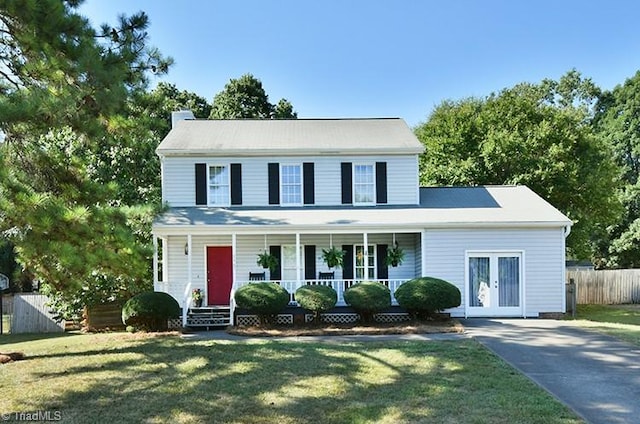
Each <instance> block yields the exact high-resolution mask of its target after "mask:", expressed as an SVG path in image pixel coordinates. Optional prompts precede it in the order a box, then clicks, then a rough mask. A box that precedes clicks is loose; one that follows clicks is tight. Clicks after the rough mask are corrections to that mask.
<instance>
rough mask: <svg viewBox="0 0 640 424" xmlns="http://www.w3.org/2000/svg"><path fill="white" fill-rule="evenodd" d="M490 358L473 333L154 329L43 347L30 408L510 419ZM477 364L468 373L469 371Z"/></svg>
mask: <svg viewBox="0 0 640 424" xmlns="http://www.w3.org/2000/svg"><path fill="white" fill-rule="evenodd" d="M487 355H488V356H487ZM489 356H491V354H490V353H488V352H487V351H485V350H484V349H483V348H482V347H480V346H479V345H478V344H477V343H475V342H473V341H458V342H440V343H422V342H393V343H389V342H386V343H378V342H368V343H348V344H342V345H334V344H312V343H291V342H277V341H264V342H262V341H260V342H255V343H233V342H216V341H212V340H208V341H199V342H192V341H185V340H181V339H177V338H152V339H147V340H145V341H144V342H143V343H134V344H132V345H129V346H120V347H116V348H114V349H107V350H100V349H95V350H88V351H83V352H81V351H78V352H65V353H62V354H59V355H57V354H52V355H41V356H39V358H41V359H44V360H56V361H57V362H60V361H62V363H59V364H58V365H59V367H58V368H56V369H52V370H47V371H44V370H41V371H38V372H34V373H33V378H34V379H38V381H40V382H43V383H44V384H49V385H50V387H51V388H52V389H53V388H55V390H51V392H49V393H47V396H44V397H42V398H41V399H40V402H41V403H39V404H31V405H30V408H34V407H35V408H39V409H47V408H51V407H55V408H58V409H60V410H61V411H62V413H63V417H64V420H65V422H93V421H102V422H108V421H110V420H118V421H124V422H142V421H145V422H242V423H246V422H274V423H275V422H277V423H279V424H281V423H293V422H295V423H315V422H327V423H342V422H399V421H400V422H402V421H404V422H421V421H422V422H429V421H430V422H433V421H436V422H437V421H439V420H440V421H441V420H451V419H454V420H455V421H456V422H477V419H478V416H477V415H478V414H481V415H482V416H485V417H491V420H492V422H505V423H507V422H511V421H512V418H513V417H510V416H508V413H502V415H501V411H500V410H499V409H500V404H499V401H498V400H496V401H495V402H493V401H492V400H491V399H492V398H491V397H490V395H491V393H492V390H495V389H497V388H491V387H490V386H488V384H487V381H489V379H488V377H489V376H491V375H492V374H495V373H496V372H498V367H497V365H496V363H495V362H491V361H489V360H488V357H489ZM82 357H85V359H84V360H83V358H82ZM87 357H88V359H87ZM56 358H57V359H56ZM66 362H68V363H66ZM474 363H476V364H475V365H474ZM472 366H476V369H475V370H474V373H473V376H472V377H464V374H465V373H468V370H469V367H472ZM25 372H28V370H25ZM508 377H509V374H508V373H507V378H508ZM69 378H72V379H73V380H72V381H69V380H68V379H69ZM74 381H75V384H73V382H74ZM69 383H71V385H69ZM474 391H477V392H478V393H482V391H484V393H485V394H486V395H487V398H486V400H485V402H484V403H483V405H482V406H478V405H475V406H474V407H473V410H472V411H471V412H470V411H469V406H470V405H468V402H467V401H466V399H465V397H466V396H468V395H469V393H473V392H474ZM528 393H529V392H527V391H526V390H525V391H524V395H526V394H528ZM516 395H517V394H516ZM18 412H19V411H18ZM469 413H473V414H475V415H476V416H475V418H474V417H472V416H469ZM443 414H444V415H443ZM485 414H486V415H485ZM505 414H506V415H505ZM547 418H549V417H547ZM546 421H549V420H548V419H547V420H546ZM532 422H533V421H532ZM539 422H543V421H542V420H540V421H539ZM556 422H561V421H556Z"/></svg>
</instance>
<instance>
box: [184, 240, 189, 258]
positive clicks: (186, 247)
mask: <svg viewBox="0 0 640 424" xmlns="http://www.w3.org/2000/svg"><path fill="white" fill-rule="evenodd" d="M184 254H185V255H188V254H189V243H188V242H187V243H185V244H184Z"/></svg>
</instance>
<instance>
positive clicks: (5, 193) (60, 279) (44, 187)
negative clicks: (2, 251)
mask: <svg viewBox="0 0 640 424" xmlns="http://www.w3.org/2000/svg"><path fill="white" fill-rule="evenodd" d="M80 3H81V1H78V0H69V1H61V0H40V1H27V2H25V1H22V0H7V1H4V2H3V3H2V7H0V21H1V26H2V31H0V50H2V51H3V54H2V55H0V68H2V72H0V130H1V131H2V132H3V133H4V134H5V135H6V138H5V140H4V142H3V143H0V233H2V234H3V237H6V238H7V239H8V240H9V241H10V242H11V243H12V244H13V245H14V246H15V254H16V259H17V262H18V264H19V265H20V266H21V268H22V269H25V270H28V271H29V272H31V273H33V275H34V277H35V278H37V279H38V280H39V281H40V282H41V287H42V289H43V291H47V292H48V294H50V295H52V296H53V297H55V299H56V303H58V300H60V301H61V302H62V303H67V306H66V307H64V309H65V311H64V315H68V314H67V311H68V310H69V309H74V310H75V309H77V308H76V307H77V306H78V303H76V302H75V301H76V300H78V299H79V300H80V301H81V302H79V305H82V301H84V304H87V303H89V301H90V300H91V299H88V298H84V299H83V297H84V295H85V294H86V295H88V296H92V295H93V293H96V292H98V293H101V294H102V293H104V292H103V290H102V288H105V289H106V290H105V291H107V292H109V293H108V296H109V297H110V296H112V295H114V294H115V295H119V293H120V292H122V291H124V292H128V293H129V296H127V297H130V296H131V295H132V294H135V293H139V292H140V291H141V290H140V287H141V286H145V284H146V285H147V287H148V284H149V278H148V276H149V272H150V257H151V254H150V249H149V247H150V243H149V239H150V238H149V229H148V228H149V223H150V222H151V218H150V216H152V215H153V214H154V212H155V211H154V210H152V209H151V208H139V209H138V208H136V209H133V208H128V207H124V206H125V205H134V204H136V205H137V204H140V203H143V202H144V201H146V200H148V199H151V198H152V196H151V195H149V193H150V189H149V187H146V186H145V187H141V188H140V190H138V189H137V188H138V187H136V188H132V187H130V186H131V185H136V186H139V185H145V184H146V182H145V181H142V180H140V181H138V180H137V179H135V181H133V182H132V183H131V184H129V186H128V187H124V186H125V184H128V180H132V178H131V177H132V176H135V177H136V178H137V176H138V174H142V173H145V175H146V174H147V173H148V172H147V171H148V170H149V169H152V168H153V169H155V171H154V174H155V175H154V178H156V179H157V178H158V175H159V172H158V169H157V166H155V168H154V165H153V163H148V164H147V163H145V161H144V158H142V156H144V155H145V154H146V155H147V156H148V157H151V158H153V159H152V160H153V161H157V158H156V157H155V154H154V153H153V148H152V147H148V146H145V147H144V148H142V147H141V145H140V144H139V143H136V142H134V141H132V142H131V143H129V144H127V143H119V142H118V141H114V138H118V137H122V138H120V139H119V141H123V140H124V139H126V140H129V139H128V138H127V137H129V136H130V135H134V136H135V137H134V138H136V140H135V141H137V140H138V138H137V137H138V132H137V131H136V132H133V131H130V130H131V128H133V127H134V126H135V125H134V124H131V122H128V123H126V122H124V121H126V119H127V118H126V117H125V116H126V115H127V107H126V106H127V104H128V102H129V101H130V100H131V99H132V98H133V97H134V95H135V94H136V93H139V92H141V91H142V90H144V89H145V88H146V83H147V81H148V74H149V73H155V74H163V73H165V72H166V71H167V68H168V66H169V64H170V63H171V60H170V59H164V58H162V57H161V55H160V54H159V52H158V51H157V50H156V49H153V48H150V47H149V46H148V45H147V41H148V36H147V27H148V24H149V22H148V18H147V16H146V15H145V14H144V13H143V12H140V13H137V14H135V15H133V16H129V17H126V16H121V17H120V18H119V19H118V23H117V24H116V25H114V26H110V25H103V26H102V27H100V28H93V27H92V26H91V24H90V22H89V20H87V19H85V18H84V17H82V16H80V15H79V14H78V13H77V9H78V6H79V4H80ZM127 125H131V126H128V127H127ZM123 128H126V130H123ZM105 155H106V156H108V157H105ZM125 158H126V159H125ZM154 163H155V162H154ZM126 165H129V167H128V169H129V170H130V169H135V172H133V171H131V172H125V171H122V172H121V170H120V168H121V167H125V166H126ZM114 167H115V168H114ZM106 168H108V171H104V172H103V170H104V169H106ZM112 174H113V175H115V176H114V177H113V178H111V177H110V175H112ZM100 177H103V178H100ZM116 178H117V179H118V181H115V179H116ZM118 183H123V188H126V189H127V190H125V191H121V190H120V188H121V187H119V185H118ZM156 192H159V190H156ZM156 197H159V195H158V196H156ZM136 199H142V201H136ZM145 209H146V210H145ZM109 285H110V287H106V286H109ZM104 300H108V299H104ZM72 303H73V305H72ZM57 306H58V305H56V309H58V308H57ZM59 312H63V311H61V310H60V309H59Z"/></svg>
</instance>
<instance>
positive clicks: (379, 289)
mask: <svg viewBox="0 0 640 424" xmlns="http://www.w3.org/2000/svg"><path fill="white" fill-rule="evenodd" d="M344 300H345V302H347V303H348V304H349V305H351V307H352V308H353V309H355V310H356V312H357V313H358V314H359V315H360V319H361V320H362V321H364V322H371V321H372V320H373V314H375V313H377V312H381V311H384V310H385V309H387V308H389V307H391V291H390V290H389V289H388V288H387V286H385V285H384V284H382V283H378V282H375V281H363V282H361V283H357V284H354V285H353V286H351V287H349V288H348V289H347V290H345V292H344Z"/></svg>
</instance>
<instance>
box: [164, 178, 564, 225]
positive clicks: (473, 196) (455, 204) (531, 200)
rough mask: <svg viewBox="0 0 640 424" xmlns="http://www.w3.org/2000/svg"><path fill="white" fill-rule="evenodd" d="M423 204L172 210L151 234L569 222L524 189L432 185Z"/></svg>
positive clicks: (425, 191)
mask: <svg viewBox="0 0 640 424" xmlns="http://www.w3.org/2000/svg"><path fill="white" fill-rule="evenodd" d="M420 199H421V204H420V205H415V206H391V205H389V206H376V207H357V208H355V207H344V206H335V207H320V206H316V207H303V208H281V207H263V208H254V207H238V208H202V207H191V208H170V209H169V210H168V211H167V212H165V213H164V214H163V215H161V216H160V217H158V218H157V219H156V221H155V223H154V229H155V230H161V231H162V230H163V229H170V228H173V229H177V228H184V227H200V228H210V229H215V228H217V229H218V230H222V229H224V228H225V227H226V229H227V230H230V228H229V227H227V226H230V225H233V226H234V231H242V229H248V228H256V229H260V231H268V232H277V231H281V230H286V229H292V228H296V229H305V230H310V229H314V228H315V229H322V230H324V229H351V228H353V229H354V230H355V231H357V229H356V228H358V227H360V228H374V229H379V230H383V229H386V230H391V229H393V228H397V227H413V228H430V227H432V228H447V227H482V226H494V227H498V226H520V227H523V226H525V227H526V226H530V227H537V226H543V227H564V226H567V225H571V220H570V219H569V218H567V217H566V216H565V215H564V214H562V213H561V212H560V211H558V210H557V209H556V208H554V207H553V206H551V205H550V204H549V203H548V202H546V201H545V200H544V199H542V198H541V197H540V196H538V195H537V194H536V193H534V192H533V191H532V190H530V189H529V188H527V187H525V186H481V187H430V188H421V189H420Z"/></svg>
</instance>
